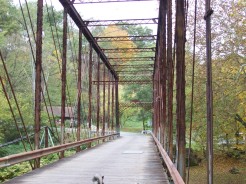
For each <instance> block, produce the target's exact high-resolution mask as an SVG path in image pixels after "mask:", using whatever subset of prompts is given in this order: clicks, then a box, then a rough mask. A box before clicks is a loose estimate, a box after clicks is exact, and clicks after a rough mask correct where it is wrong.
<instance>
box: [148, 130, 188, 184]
mask: <svg viewBox="0 0 246 184" xmlns="http://www.w3.org/2000/svg"><path fill="white" fill-rule="evenodd" d="M151 135H152V137H153V139H154V141H155V143H156V146H157V148H158V150H159V152H160V154H161V157H162V158H163V160H164V162H165V165H166V166H167V169H168V172H169V174H170V176H171V178H172V181H173V183H174V184H185V182H184V180H183V179H182V177H181V176H180V174H179V172H178V170H177V169H176V166H175V165H174V164H173V162H172V160H171V159H170V158H169V156H168V154H167V152H166V151H165V150H164V149H163V147H162V145H161V143H160V142H159V141H158V139H157V138H156V136H155V135H154V134H153V133H151Z"/></svg>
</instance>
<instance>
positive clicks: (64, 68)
mask: <svg viewBox="0 0 246 184" xmlns="http://www.w3.org/2000/svg"><path fill="white" fill-rule="evenodd" d="M66 73H67V8H66V7H65V8H64V13H63V51H62V99H61V144H64V143H65V140H64V131H65V113H66V112H65V111H66V80H67V79H66ZM63 157H64V151H62V152H61V156H60V158H63Z"/></svg>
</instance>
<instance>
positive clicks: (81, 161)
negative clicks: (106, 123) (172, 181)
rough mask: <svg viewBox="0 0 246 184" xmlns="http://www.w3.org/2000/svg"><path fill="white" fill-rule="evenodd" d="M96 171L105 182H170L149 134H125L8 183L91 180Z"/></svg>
mask: <svg viewBox="0 0 246 184" xmlns="http://www.w3.org/2000/svg"><path fill="white" fill-rule="evenodd" d="M95 174H100V175H103V176H104V183H105V184H168V183H169V182H168V179H167V176H166V174H165V172H164V169H163V167H162V165H161V160H160V157H159V154H158V153H157V151H156V148H155V145H154V143H153V140H152V138H151V137H150V136H144V135H139V134H122V136H121V137H120V138H119V139H117V140H114V141H110V142H108V143H105V144H102V145H99V146H96V147H94V148H91V149H89V150H85V151H82V152H80V153H78V154H76V155H73V156H71V157H68V158H64V159H62V160H60V161H58V162H56V163H53V164H50V165H48V166H44V167H42V168H40V169H37V170H34V171H32V172H30V173H27V174H25V175H23V176H20V177H16V178H14V179H12V180H10V181H8V182H5V183H6V184H14V183H18V184H19V183H20V184H22V183H26V184H29V183H30V184H31V183H32V184H34V183H35V184H41V183H42V184H49V183H50V184H53V183H58V184H90V183H92V177H93V176H94V175H95Z"/></svg>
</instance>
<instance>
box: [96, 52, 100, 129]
mask: <svg viewBox="0 0 246 184" xmlns="http://www.w3.org/2000/svg"><path fill="white" fill-rule="evenodd" d="M97 80H98V81H99V80H100V56H98V58H97ZM99 122H100V83H97V134H98V133H99Z"/></svg>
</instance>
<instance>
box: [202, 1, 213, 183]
mask: <svg viewBox="0 0 246 184" xmlns="http://www.w3.org/2000/svg"><path fill="white" fill-rule="evenodd" d="M205 10H206V13H205V16H204V19H205V21H206V63H207V84H206V97H207V99H206V101H207V161H208V164H207V178H208V180H207V181H208V183H209V184H213V88H212V59H211V58H212V53H211V15H212V14H213V10H212V9H211V7H210V0H206V4H205Z"/></svg>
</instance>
